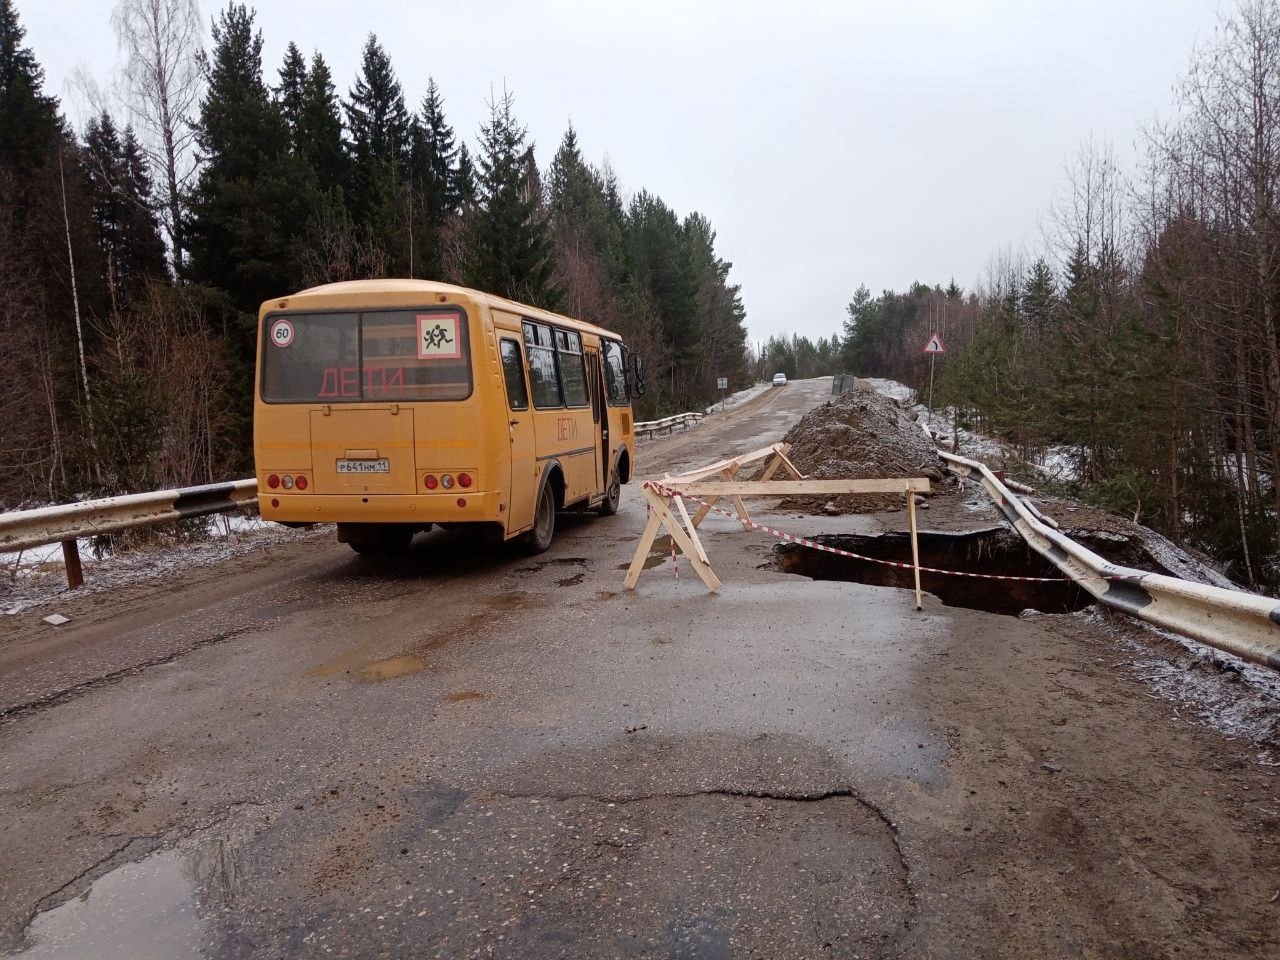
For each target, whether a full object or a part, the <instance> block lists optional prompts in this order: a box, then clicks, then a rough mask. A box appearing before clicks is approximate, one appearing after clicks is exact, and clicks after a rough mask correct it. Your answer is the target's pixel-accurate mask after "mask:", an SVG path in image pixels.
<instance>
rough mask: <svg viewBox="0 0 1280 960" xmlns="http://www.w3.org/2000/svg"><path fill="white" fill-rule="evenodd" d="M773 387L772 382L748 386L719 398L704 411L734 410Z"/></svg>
mask: <svg viewBox="0 0 1280 960" xmlns="http://www.w3.org/2000/svg"><path fill="white" fill-rule="evenodd" d="M772 389H773V384H771V383H757V384H756V385H755V386H754V387H747V389H745V390H739V391H738V392H737V393H731V394H729V396H727V397H725V398H724V399H723V400H719V401H717V402H715V403H713V404H712V405H711V406H709V407H707V409H706V410H705V411H703V412H704V413H719V412H720V411H722V410H732V409H733V408H734V407H740V406H742V405H743V404H744V403H746V402H747V401H748V400H750V399H752V398H753V397H758V396H760V394H762V393H768V392H769V391H770V390H772Z"/></svg>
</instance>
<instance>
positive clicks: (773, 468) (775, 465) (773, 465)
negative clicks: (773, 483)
mask: <svg viewBox="0 0 1280 960" xmlns="http://www.w3.org/2000/svg"><path fill="white" fill-rule="evenodd" d="M786 458H787V457H786V454H784V453H783V452H782V451H781V450H778V451H777V452H776V455H775V456H774V458H773V459H772V460H770V461H769V465H768V466H767V467H765V468H764V473H762V474H761V475H760V482H761V483H764V482H765V481H766V480H772V479H773V475H774V474H775V473H777V472H778V469H779V468H780V467H781V466H782V461H783V460H785V459H786Z"/></svg>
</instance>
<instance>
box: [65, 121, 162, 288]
mask: <svg viewBox="0 0 1280 960" xmlns="http://www.w3.org/2000/svg"><path fill="white" fill-rule="evenodd" d="M84 158H85V174H86V177H87V179H88V183H89V190H90V211H91V215H92V218H93V224H94V227H95V230H96V234H97V242H98V247H99V249H100V250H101V251H102V255H103V261H104V266H105V270H106V276H105V280H106V282H107V289H108V293H109V295H110V298H111V302H112V306H113V308H115V309H121V308H123V307H124V306H125V302H126V301H127V300H129V299H132V298H134V297H136V296H138V295H139V294H140V293H141V292H142V289H143V285H144V284H145V282H146V281H147V280H158V279H161V278H163V277H165V276H166V266H165V254H164V243H163V241H162V240H161V238H160V225H159V221H158V220H157V218H156V214H155V201H154V198H153V196H152V183H151V173H150V170H149V169H148V168H147V163H146V159H145V158H144V157H143V155H142V150H141V148H140V147H139V146H138V141H137V139H136V138H135V137H134V134H133V130H132V129H126V131H125V134H124V137H123V138H121V137H120V136H119V134H118V133H117V131H116V127H115V123H114V122H113V121H112V119H111V116H110V114H108V113H107V112H106V111H103V112H102V113H101V114H100V115H99V116H97V117H95V118H94V119H93V120H91V121H90V122H89V126H88V128H87V130H86V132H85V145H84Z"/></svg>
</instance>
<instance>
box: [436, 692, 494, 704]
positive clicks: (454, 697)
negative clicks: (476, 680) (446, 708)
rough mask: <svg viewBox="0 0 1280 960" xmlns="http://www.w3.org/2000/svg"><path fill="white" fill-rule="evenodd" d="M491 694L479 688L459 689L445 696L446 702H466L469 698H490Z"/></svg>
mask: <svg viewBox="0 0 1280 960" xmlns="http://www.w3.org/2000/svg"><path fill="white" fill-rule="evenodd" d="M488 699H489V695H488V694H487V693H482V692H481V691H479V690H458V691H457V692H455V693H451V694H449V695H448V696H447V697H445V698H444V702H445V703H466V702H467V701H469V700H488Z"/></svg>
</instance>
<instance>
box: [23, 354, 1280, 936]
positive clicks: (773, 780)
mask: <svg viewBox="0 0 1280 960" xmlns="http://www.w3.org/2000/svg"><path fill="white" fill-rule="evenodd" d="M828 390H829V380H825V379H824V380H819V381H801V382H793V383H792V384H789V385H788V386H787V387H786V388H784V389H781V390H775V391H770V392H769V393H766V394H764V395H762V396H761V397H759V398H757V399H756V400H753V401H752V402H751V403H749V404H747V405H745V406H744V407H743V408H740V409H737V410H733V411H729V412H727V413H723V414H720V415H717V416H716V417H713V418H710V419H709V420H708V421H707V422H706V423H705V424H704V425H703V426H701V427H699V428H695V429H693V430H690V431H688V432H687V433H677V434H675V435H674V436H672V437H666V438H661V439H659V440H655V441H653V442H651V443H648V444H643V445H642V446H641V448H640V450H639V452H638V459H639V460H640V473H641V474H642V475H654V474H656V473H659V472H661V471H662V470H666V469H678V468H681V467H687V466H693V465H697V464H699V463H705V462H708V461H711V460H714V459H717V458H719V457H721V456H725V455H729V454H732V453H735V452H742V451H746V450H749V449H752V448H753V447H756V446H760V445H762V444H764V443H768V442H772V441H774V440H776V439H778V438H780V437H781V435H782V434H783V433H784V432H785V431H786V429H787V427H788V426H789V425H790V424H792V423H794V422H795V420H797V419H798V418H799V417H800V415H801V414H802V413H803V412H805V411H806V410H807V409H809V408H810V407H812V406H813V405H815V404H816V403H819V402H821V401H822V400H823V399H825V397H826V395H827V391H828ZM904 519H905V517H904V515H902V514H897V515H895V514H888V515H881V516H870V517H841V518H818V517H797V516H796V515H794V514H786V513H775V514H773V522H774V523H775V524H776V525H780V526H784V528H786V529H792V530H794V531H795V532H797V533H814V532H819V531H821V532H864V533H865V532H869V531H874V530H876V529H896V528H898V527H900V526H901V525H902V523H903V522H904ZM926 519H927V518H926ZM644 521H645V511H644V507H643V504H642V502H641V501H640V498H639V494H638V490H636V489H635V487H634V486H633V487H631V488H627V489H625V490H624V509H623V510H622V512H621V513H620V514H619V515H618V516H617V517H614V518H610V519H597V518H587V517H573V516H569V515H565V516H562V517H561V527H560V530H559V531H558V534H557V539H556V542H555V544H554V545H553V547H552V549H551V551H550V552H549V553H547V554H545V555H543V556H539V557H534V558H530V557H526V556H520V555H519V554H515V553H513V552H511V551H506V550H482V549H477V548H474V547H472V546H470V545H469V544H467V543H466V542H465V541H463V540H460V539H458V538H457V537H454V536H451V535H448V534H445V533H443V532H433V533H432V534H430V535H427V536H420V537H419V538H418V540H417V541H416V543H415V546H414V548H413V550H412V552H411V554H410V555H409V556H408V558H406V559H404V560H402V561H398V562H395V563H389V562H384V563H376V562H370V561H368V560H364V559H361V558H358V557H356V556H355V555H354V554H352V553H350V552H349V551H348V549H347V548H346V547H344V546H341V545H339V544H336V543H333V542H331V537H330V536H329V535H325V534H317V536H316V537H314V538H312V539H310V540H308V541H305V542H301V543H286V544H277V545H273V546H270V547H268V548H265V549H263V550H262V551H260V552H258V553H255V554H253V555H251V556H249V557H247V558H244V559H241V560H239V561H237V562H236V563H234V564H227V565H224V566H222V567H211V568H207V569H200V570H194V571H188V572H187V573H186V574H185V575H181V576H177V577H175V578H174V579H172V580H170V581H168V582H165V583H161V584H144V585H138V586H135V587H127V588H123V589H121V590H120V591H117V592H115V593H113V594H102V595H95V596H86V597H83V598H79V599H75V598H68V600H67V602H65V603H64V604H62V605H60V607H59V609H60V610H61V612H63V613H65V614H66V615H67V616H69V617H71V622H70V623H69V624H67V625H66V626H64V627H61V628H56V629H55V628H52V627H48V626H46V625H44V624H41V623H40V622H39V620H38V616H37V615H36V614H34V613H32V614H29V615H28V614H22V615H18V616H15V617H9V618H5V621H4V622H0V865H2V868H0V952H3V953H5V954H6V955H15V956H23V957H94V958H104V960H110V958H114V957H129V958H131V960H146V958H149V957H156V958H173V957H228V958H236V957H327V956H335V957H342V956H348V957H381V956H385V957H415V958H416V957H510V958H543V957H548V958H550V957H564V958H594V957H601V958H604V957H670V958H740V957H762V958H769V957H779V958H784V957H785V958H801V957H849V958H853V957H858V958H871V957H1010V958H1013V957H1028V956H1037V957H1064V958H1065V957H1080V956H1088V957H1168V956H1174V955H1184V956H1215V957H1219V956H1221V957H1268V956H1280V949H1278V948H1277V942H1276V931H1277V930H1278V929H1280V912H1278V910H1280V907H1278V906H1277V902H1276V898H1275V897H1274V896H1273V894H1275V893H1280V880H1277V877H1280V829H1277V828H1278V827H1280V806H1278V803H1277V796H1276V794H1277V788H1276V778H1275V770H1276V768H1275V767H1274V766H1267V765H1265V763H1263V762H1259V761H1260V758H1261V757H1262V754H1260V752H1259V748H1258V746H1257V745H1256V744H1249V743H1247V742H1243V741H1239V740H1231V739H1228V738H1227V737H1225V736H1223V735H1222V734H1219V733H1217V732H1216V731H1214V730H1213V729H1210V728H1209V727H1207V726H1205V725H1204V724H1197V723H1193V722H1186V721H1185V720H1184V719H1183V718H1182V717H1181V715H1180V714H1178V711H1177V705H1175V704H1173V703H1171V702H1169V701H1167V700H1163V699H1161V698H1159V697H1156V696H1152V695H1151V694H1149V693H1147V694H1146V695H1145V696H1144V695H1143V692H1144V689H1145V688H1143V687H1142V685H1141V684H1140V683H1139V682H1138V678H1136V677H1135V676H1134V675H1133V671H1132V670H1131V669H1128V668H1127V667H1126V666H1125V665H1124V664H1126V663H1129V662H1131V661H1130V660H1129V659H1126V658H1131V656H1132V654H1131V653H1128V652H1126V651H1128V650H1129V647H1128V646H1126V644H1133V643H1144V644H1148V645H1152V644H1154V645H1155V647H1156V648H1157V649H1158V646H1159V644H1158V642H1157V641H1155V640H1153V639H1152V638H1150V637H1148V636H1146V634H1145V633H1143V631H1142V628H1140V627H1136V626H1133V625H1131V624H1127V623H1125V622H1123V621H1119V620H1117V619H1115V618H1114V617H1111V616H1109V615H1104V614H1099V613H1097V612H1095V611H1087V612H1084V613H1080V614H1071V615H1064V616H1045V615H1031V616H1024V617H1023V618H1014V617H1008V616H998V615H995V614H989V613H984V612H982V611H979V610H971V609H964V608H961V607H954V606H945V607H944V606H942V605H941V604H940V603H939V602H938V601H937V600H936V598H932V597H926V607H925V611H924V612H923V613H922V614H917V613H916V612H915V610H914V603H913V600H912V597H911V594H910V593H909V592H908V591H903V590H897V589H890V588H882V587H874V586H866V585H861V584H855V583H835V582H818V581H810V580H807V579H804V578H799V577H794V576H788V575H785V574H782V573H779V572H777V571H776V570H775V569H773V567H772V564H771V559H772V551H771V544H770V543H769V542H768V541H766V540H764V539H763V538H762V537H761V536H760V535H758V534H754V533H748V532H744V531H742V530H741V529H740V527H736V526H735V525H733V524H731V523H729V522H728V521H725V520H722V519H716V518H712V519H709V520H708V521H707V524H706V526H705V528H704V529H706V530H707V536H706V542H707V547H708V551H709V553H710V555H711V559H712V562H713V564H714V566H715V568H716V570H717V572H718V573H719V575H720V577H721V579H722V580H723V581H724V583H725V586H724V588H723V589H722V590H721V591H720V592H719V594H717V595H715V596H710V595H707V594H706V593H705V591H704V590H703V589H702V586H701V584H700V583H699V582H698V581H697V579H696V578H695V577H694V576H693V574H692V571H691V570H690V569H689V567H688V565H687V563H681V564H680V565H679V566H678V568H677V569H678V573H679V576H678V577H677V576H676V575H675V574H676V572H677V569H673V565H672V563H671V562H670V559H669V558H667V557H664V556H659V555H655V556H654V557H653V558H652V564H651V567H650V568H649V569H647V570H646V571H645V573H644V575H643V576H642V577H641V579H640V583H639V586H638V589H637V590H636V591H634V592H627V591H624V590H623V589H622V585H621V581H622V576H623V568H625V566H626V564H627V563H628V561H629V560H630V557H631V554H632V552H633V551H634V549H635V541H636V539H637V537H638V536H639V533H640V530H641V529H642V527H643V524H644Z"/></svg>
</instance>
